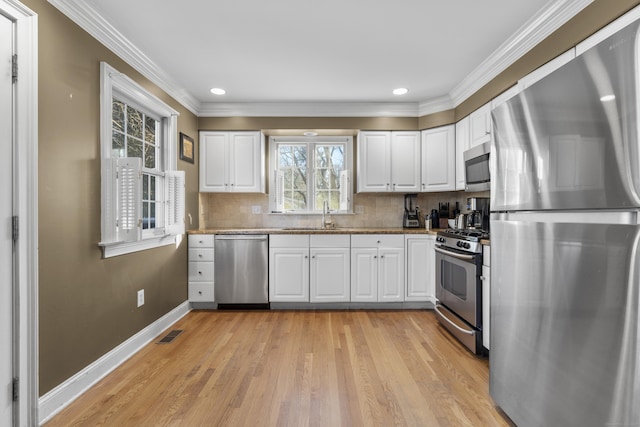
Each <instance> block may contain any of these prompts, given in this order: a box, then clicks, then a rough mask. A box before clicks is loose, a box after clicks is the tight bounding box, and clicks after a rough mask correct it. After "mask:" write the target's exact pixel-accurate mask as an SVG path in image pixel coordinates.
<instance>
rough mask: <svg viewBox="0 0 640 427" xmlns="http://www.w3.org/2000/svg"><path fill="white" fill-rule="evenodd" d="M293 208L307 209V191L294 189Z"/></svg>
mask: <svg viewBox="0 0 640 427" xmlns="http://www.w3.org/2000/svg"><path fill="white" fill-rule="evenodd" d="M293 208H294V209H296V210H302V209H307V192H306V191H294V193H293Z"/></svg>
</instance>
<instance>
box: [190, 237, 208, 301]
mask: <svg viewBox="0 0 640 427" xmlns="http://www.w3.org/2000/svg"><path fill="white" fill-rule="evenodd" d="M188 240H189V254H188V258H189V268H188V270H189V292H188V298H189V301H191V302H214V287H213V286H214V283H213V276H214V266H215V263H214V255H213V245H214V235H213V234H190V235H189V237H188Z"/></svg>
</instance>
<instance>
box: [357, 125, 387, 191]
mask: <svg viewBox="0 0 640 427" xmlns="http://www.w3.org/2000/svg"><path fill="white" fill-rule="evenodd" d="M390 156H391V132H360V133H359V134H358V191H359V192H368V191H369V192H379V191H390V188H391V163H390V160H389V158H390Z"/></svg>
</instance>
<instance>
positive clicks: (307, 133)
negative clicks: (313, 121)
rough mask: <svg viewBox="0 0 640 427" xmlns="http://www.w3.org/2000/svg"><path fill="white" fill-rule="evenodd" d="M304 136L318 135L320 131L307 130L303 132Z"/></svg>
mask: <svg viewBox="0 0 640 427" xmlns="http://www.w3.org/2000/svg"><path fill="white" fill-rule="evenodd" d="M303 135H304V136H318V132H305V133H303Z"/></svg>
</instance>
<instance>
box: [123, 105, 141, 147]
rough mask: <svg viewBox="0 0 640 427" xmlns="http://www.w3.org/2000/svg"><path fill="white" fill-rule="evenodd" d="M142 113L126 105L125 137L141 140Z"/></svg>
mask: <svg viewBox="0 0 640 427" xmlns="http://www.w3.org/2000/svg"><path fill="white" fill-rule="evenodd" d="M142 126H143V125H142V113H141V112H140V111H138V110H136V109H135V108H132V107H130V106H128V105H127V135H132V136H135V137H136V138H140V139H142Z"/></svg>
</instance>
